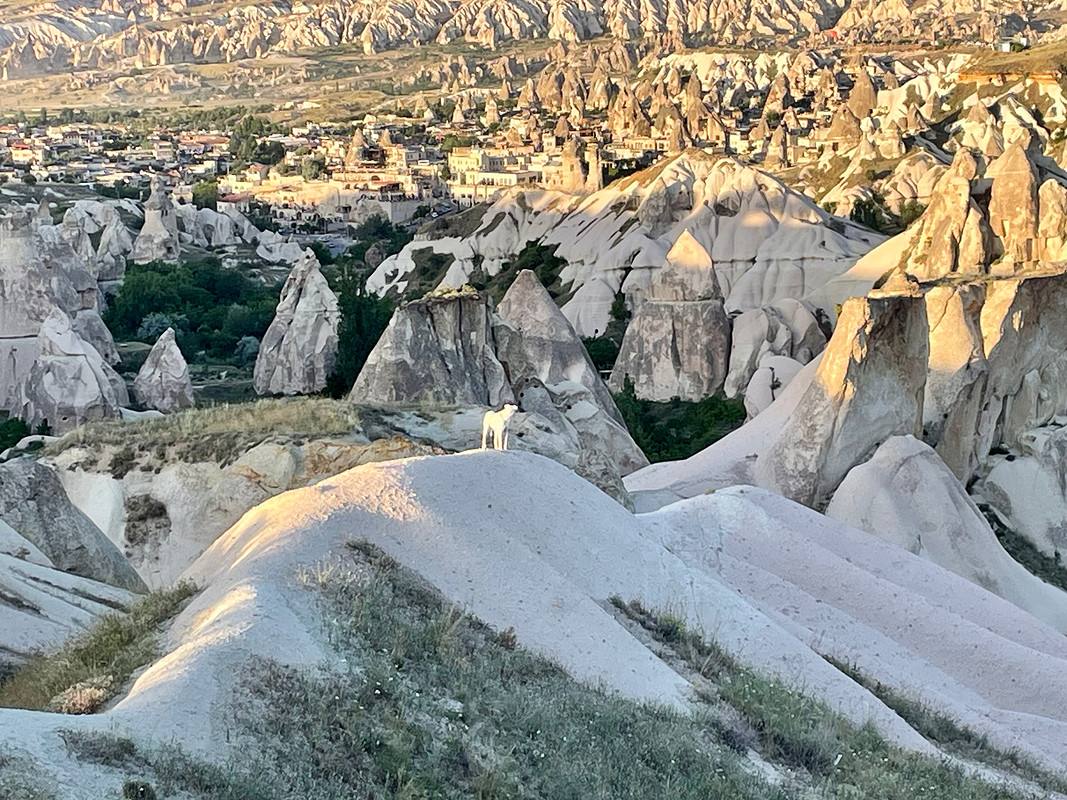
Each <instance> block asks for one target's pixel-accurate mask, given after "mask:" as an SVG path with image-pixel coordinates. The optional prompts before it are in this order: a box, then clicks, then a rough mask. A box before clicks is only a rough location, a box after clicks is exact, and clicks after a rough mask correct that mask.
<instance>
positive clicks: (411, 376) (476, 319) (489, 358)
mask: <svg viewBox="0 0 1067 800" xmlns="http://www.w3.org/2000/svg"><path fill="white" fill-rule="evenodd" d="M264 341H266V340H264ZM261 352H262V351H261ZM257 366H258V365H257ZM349 399H351V400H353V401H354V402H357V403H366V404H371V405H395V404H406V403H418V404H422V405H427V406H435V405H436V406H457V405H478V406H494V407H497V406H500V405H501V404H503V403H510V402H514V399H515V398H514V395H513V393H512V390H511V386H510V384H509V383H508V378H507V375H506V374H505V372H504V368H503V366H501V364H500V361H499V360H498V359H497V356H496V341H495V335H494V329H493V313H492V309H491V307H490V304H489V298H488V296H486V295H485V294H481V293H479V292H477V291H475V290H473V289H463V290H458V291H442V292H436V293H431V294H429V295H427V296H426V297H423V298H421V299H420V300H413V301H411V302H408V303H405V304H404V305H402V306H400V308H398V309H397V310H396V312H395V313H394V314H393V318H392V319H391V320H389V325H388V327H387V328H386V329H385V332H384V333H383V334H382V337H381V339H379V340H378V344H377V345H375V347H374V350H372V351H371V353H370V355H369V356H368V357H367V362H366V364H364V365H363V369H362V370H361V371H360V373H359V377H358V378H356V382H355V384H354V385H353V387H352V391H351V392H350V393H349Z"/></svg>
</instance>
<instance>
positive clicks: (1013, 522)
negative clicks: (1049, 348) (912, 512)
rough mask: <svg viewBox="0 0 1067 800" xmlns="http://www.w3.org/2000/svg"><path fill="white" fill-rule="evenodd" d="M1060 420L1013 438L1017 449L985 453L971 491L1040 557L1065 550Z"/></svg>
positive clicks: (1066, 435) (1066, 436)
mask: <svg viewBox="0 0 1067 800" xmlns="http://www.w3.org/2000/svg"><path fill="white" fill-rule="evenodd" d="M1064 421H1065V420H1064V419H1063V418H1057V419H1056V420H1055V421H1054V423H1053V424H1051V425H1049V426H1047V427H1043V428H1036V429H1034V430H1032V431H1028V432H1027V433H1026V434H1024V435H1023V436H1021V437H1019V442H1018V445H1017V448H1018V449H1017V452H1015V453H1012V454H1011V455H1010V456H1006V455H991V456H990V457H989V458H988V459H987V461H986V466H987V468H988V474H987V475H985V476H984V477H983V478H981V479H979V481H978V482H977V483H976V484H975V486H974V488H973V489H972V494H973V495H974V496H975V498H976V499H979V501H980V502H984V503H985V504H987V505H988V506H989V507H990V508H991V510H992V511H993V512H994V513H995V514H996V517H997V518H998V519H999V520H1000V521H1001V522H1002V523H1003V524H1004V525H1005V526H1006V527H1007V528H1009V529H1010V530H1013V531H1015V532H1017V533H1019V534H1022V535H1023V536H1024V537H1026V539H1027V541H1029V542H1031V543H1032V544H1033V545H1034V546H1035V547H1037V548H1038V550H1040V551H1041V552H1042V553H1044V554H1045V555H1047V556H1049V557H1052V558H1055V557H1056V554H1057V553H1059V554H1060V555H1061V557H1062V555H1063V554H1064V553H1067V488H1065V486H1064V480H1063V476H1064V474H1065V471H1067V429H1065V428H1064V427H1063V426H1062V423H1063V422H1064Z"/></svg>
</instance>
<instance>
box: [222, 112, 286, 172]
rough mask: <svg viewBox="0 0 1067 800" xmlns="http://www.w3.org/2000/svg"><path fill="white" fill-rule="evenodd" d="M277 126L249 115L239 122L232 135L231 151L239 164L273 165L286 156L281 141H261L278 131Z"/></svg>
mask: <svg viewBox="0 0 1067 800" xmlns="http://www.w3.org/2000/svg"><path fill="white" fill-rule="evenodd" d="M276 132H277V131H276V130H275V126H274V125H272V124H271V123H270V122H269V121H268V120H266V119H264V118H263V117H258V116H247V117H244V118H243V119H242V120H241V121H240V122H238V123H237V124H236V125H235V126H234V128H233V133H232V134H231V135H230V153H232V154H233V158H234V162H235V164H234V165H235V166H237V165H238V164H252V163H259V164H267V165H271V166H273V165H274V164H277V163H279V162H280V161H282V160H283V159H284V158H285V148H284V147H283V146H282V144H281V142H261V141H260V139H261V138H263V137H264V136H269V135H270V134H272V133H276Z"/></svg>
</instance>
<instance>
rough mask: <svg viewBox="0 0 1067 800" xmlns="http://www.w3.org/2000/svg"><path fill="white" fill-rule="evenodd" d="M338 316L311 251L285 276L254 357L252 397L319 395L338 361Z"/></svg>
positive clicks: (333, 296) (334, 298) (333, 299)
mask: <svg viewBox="0 0 1067 800" xmlns="http://www.w3.org/2000/svg"><path fill="white" fill-rule="evenodd" d="M340 322H341V312H340V310H339V308H338V305H337V295H335V294H334V293H333V290H332V289H330V285H329V284H328V283H327V282H326V278H325V277H323V275H322V272H321V271H320V270H319V261H318V259H317V258H315V254H314V253H312V252H311V251H310V250H306V251H304V254H303V256H302V257H301V258H300V260H299V261H298V262H297V263H296V265H295V266H294V267H293V270H292V272H290V273H289V278H288V279H287V280H286V282H285V286H283V287H282V294H281V300H280V301H279V303H278V308H277V310H276V311H275V314H274V320H273V321H272V322H271V324H270V327H269V328H267V332H266V333H265V334H264V335H263V341H262V342H260V345H259V355H258V356H257V357H256V366H255V371H254V385H255V390H256V393H257V394H261V395H262V394H285V395H293V394H310V393H312V392H319V391H322V389H324V388H325V387H326V380H327V378H329V376H330V374H331V373H332V372H333V368H334V363H335V361H336V359H337V329H338V326H339V325H340Z"/></svg>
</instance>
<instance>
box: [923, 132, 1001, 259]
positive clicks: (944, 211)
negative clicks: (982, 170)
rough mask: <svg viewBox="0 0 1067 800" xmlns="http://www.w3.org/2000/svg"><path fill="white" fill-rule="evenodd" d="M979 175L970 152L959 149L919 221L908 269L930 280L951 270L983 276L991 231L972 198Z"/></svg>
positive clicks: (989, 255) (990, 248)
mask: <svg viewBox="0 0 1067 800" xmlns="http://www.w3.org/2000/svg"><path fill="white" fill-rule="evenodd" d="M977 176H978V164H977V162H976V161H975V159H974V156H973V155H971V153H970V151H968V150H965V149H960V150H958V151H956V157H955V158H954V159H953V161H952V166H951V167H949V169H948V171H947V172H946V173H945V174H944V175H943V176H942V177H941V180H939V181H938V183H937V186H936V187H935V189H934V194H933V197H932V199H931V202H930V205H929V207H928V208H927V209H926V211H925V212H924V213H923V215H922V218H921V219H920V221H919V223H918V231H917V233H916V234H915V235H916V237H917V238H916V246H915V247H914V248H913V250H912V252H911V253H909V255H908V260H907V270H908V272H910V273H911V274H913V275H915V276H916V277H918V278H920V279H922V280H929V279H933V278H940V277H944V276H945V275H948V274H950V273H960V274H963V275H980V274H982V273H984V272H985V271H986V267H987V265H988V264H989V261H990V259H991V250H992V242H991V238H992V231H991V230H990V227H989V223H988V222H987V220H986V218H985V215H984V214H983V213H982V211H981V209H980V208H979V207H978V204H977V203H976V202H975V201H974V200H973V199H971V188H972V181H974V180H975V179H976V178H977Z"/></svg>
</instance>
